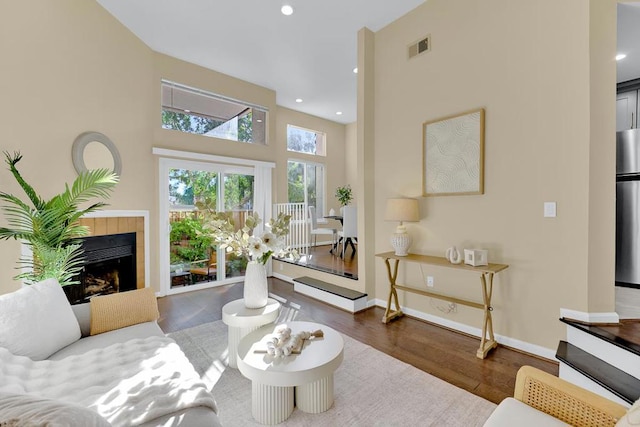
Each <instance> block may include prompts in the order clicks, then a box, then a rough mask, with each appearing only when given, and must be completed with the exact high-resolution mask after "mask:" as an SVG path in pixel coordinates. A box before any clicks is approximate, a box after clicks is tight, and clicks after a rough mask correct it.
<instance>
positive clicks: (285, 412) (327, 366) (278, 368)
mask: <svg viewBox="0 0 640 427" xmlns="http://www.w3.org/2000/svg"><path fill="white" fill-rule="evenodd" d="M281 325H286V326H287V327H289V328H291V334H296V333H298V332H303V331H308V332H312V331H316V330H318V329H320V330H322V332H324V337H322V338H313V339H311V340H308V341H305V344H304V347H303V348H302V351H301V353H300V354H291V355H289V356H284V357H279V358H276V357H273V356H269V355H268V354H266V353H264V352H262V353H260V352H256V350H262V351H264V350H265V349H266V348H267V345H266V341H267V340H268V339H269V338H270V337H271V334H273V331H274V330H275V328H276V325H267V326H263V327H262V328H260V329H258V330H256V331H253V332H251V333H249V334H248V335H246V336H245V337H244V338H242V339H241V340H240V344H239V345H238V355H237V358H238V369H239V370H240V372H241V373H242V375H244V376H245V377H247V378H248V379H250V380H251V413H252V414H253V417H254V418H255V419H256V420H257V421H258V422H259V423H262V424H278V423H281V422H283V421H284V420H286V419H287V418H289V416H290V415H291V413H292V412H293V406H294V393H295V403H296V406H297V407H298V409H300V410H301V411H303V412H308V413H313V414H317V413H320V412H324V411H326V410H328V409H329V408H331V405H333V373H334V372H335V370H336V369H337V368H338V366H340V364H341V363H342V358H343V349H344V341H343V340H342V336H341V335H340V333H338V332H337V331H335V330H333V329H331V328H330V327H328V326H325V325H321V324H318V323H312V322H287V323H283V324H281ZM281 325H277V326H278V327H279V326H281Z"/></svg>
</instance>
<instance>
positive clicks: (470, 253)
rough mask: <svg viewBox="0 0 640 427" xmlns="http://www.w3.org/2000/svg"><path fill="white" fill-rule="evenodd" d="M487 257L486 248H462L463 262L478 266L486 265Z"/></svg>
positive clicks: (487, 262)
mask: <svg viewBox="0 0 640 427" xmlns="http://www.w3.org/2000/svg"><path fill="white" fill-rule="evenodd" d="M488 257H489V251H487V250H486V249H465V250H464V263H465V264H468V265H472V266H474V267H478V266H480V265H488V264H489V261H487V259H488Z"/></svg>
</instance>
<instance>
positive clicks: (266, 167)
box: [153, 148, 275, 295]
mask: <svg viewBox="0 0 640 427" xmlns="http://www.w3.org/2000/svg"><path fill="white" fill-rule="evenodd" d="M153 153H154V154H158V155H167V154H169V155H171V156H172V157H171V158H170V157H161V158H160V159H159V167H158V177H159V178H158V182H159V188H158V194H159V197H158V213H159V221H158V223H159V239H158V246H159V257H158V259H159V274H160V276H159V280H160V293H161V294H162V295H172V294H178V293H182V292H190V291H195V290H200V289H207V288H212V287H216V286H221V285H226V284H229V283H235V282H238V281H239V280H242V277H238V276H236V277H232V278H228V279H227V278H225V279H224V280H217V281H214V282H209V283H202V284H197V285H191V286H183V287H180V288H175V289H171V280H170V262H169V249H170V248H169V245H170V242H169V232H170V227H171V226H170V224H169V186H168V185H167V183H168V177H169V169H176V168H178V169H192V170H205V171H210V172H220V173H227V174H228V173H240V174H245V175H253V176H254V183H253V186H254V188H253V193H254V211H255V212H257V213H258V215H260V218H263V219H264V221H268V220H269V219H270V218H271V215H272V212H271V211H272V208H271V206H272V191H271V188H272V187H271V185H272V183H271V181H272V169H273V168H274V167H275V164H274V163H269V162H258V161H252V160H245V159H236V158H228V157H221V156H211V155H202V154H197V153H188V152H179V151H173V150H164V149H156V148H154V149H153ZM180 154H183V155H180ZM175 157H180V158H175ZM221 185H222V182H221V183H220V185H219V188H220V187H221ZM222 255H223V254H222Z"/></svg>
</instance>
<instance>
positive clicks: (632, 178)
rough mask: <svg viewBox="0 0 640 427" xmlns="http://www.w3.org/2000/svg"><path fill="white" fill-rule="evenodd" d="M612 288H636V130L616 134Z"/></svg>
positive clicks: (639, 255) (639, 265) (639, 211)
mask: <svg viewBox="0 0 640 427" xmlns="http://www.w3.org/2000/svg"><path fill="white" fill-rule="evenodd" d="M616 157H617V159H616V285H618V286H627V287H633V288H640V129H631V130H625V131H621V132H618V133H617V134H616Z"/></svg>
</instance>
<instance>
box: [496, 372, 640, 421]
mask: <svg viewBox="0 0 640 427" xmlns="http://www.w3.org/2000/svg"><path fill="white" fill-rule="evenodd" d="M513 425H518V427H547V426H549V427H555V426H579V427H614V426H615V427H630V426H639V425H640V401H638V402H636V403H635V404H634V405H633V406H632V407H631V408H630V409H629V410H627V408H625V407H623V406H622V405H619V404H617V403H615V402H612V401H610V400H608V399H605V398H604V397H602V396H599V395H597V394H595V393H592V392H590V391H588V390H585V389H583V388H581V387H578V386H576V385H574V384H571V383H569V382H567V381H564V380H562V379H560V378H558V377H556V376H553V375H551V374H549V373H547V372H544V371H541V370H539V369H536V368H533V367H531V366H523V367H522V368H520V370H519V371H518V374H517V377H516V387H515V391H514V397H512V398H511V397H510V398H507V399H505V400H503V401H502V402H501V403H500V404H499V405H498V407H497V408H496V409H495V411H494V412H493V413H492V414H491V416H490V417H489V419H487V421H486V423H485V424H484V426H485V427H507V426H513Z"/></svg>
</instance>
